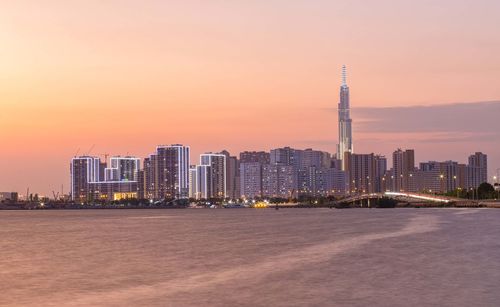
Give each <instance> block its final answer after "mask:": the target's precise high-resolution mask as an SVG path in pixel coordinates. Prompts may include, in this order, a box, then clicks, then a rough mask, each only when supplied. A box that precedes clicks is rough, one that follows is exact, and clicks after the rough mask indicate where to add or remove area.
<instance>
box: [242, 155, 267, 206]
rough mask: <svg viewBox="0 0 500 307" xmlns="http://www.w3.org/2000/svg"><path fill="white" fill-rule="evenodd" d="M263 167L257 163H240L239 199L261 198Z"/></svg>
mask: <svg viewBox="0 0 500 307" xmlns="http://www.w3.org/2000/svg"><path fill="white" fill-rule="evenodd" d="M263 165H264V164H262V163H261V162H258V161H256V162H243V163H240V185H241V188H240V190H241V197H243V198H249V199H252V198H258V197H262V167H263ZM267 165H268V164H267Z"/></svg>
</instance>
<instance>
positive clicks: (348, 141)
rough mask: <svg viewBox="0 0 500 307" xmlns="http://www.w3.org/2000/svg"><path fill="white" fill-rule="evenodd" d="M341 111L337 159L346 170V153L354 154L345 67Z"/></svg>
mask: <svg viewBox="0 0 500 307" xmlns="http://www.w3.org/2000/svg"><path fill="white" fill-rule="evenodd" d="M338 110H339V144H338V145H337V159H340V160H341V161H342V170H344V168H345V166H344V164H345V163H344V153H345V152H346V151H347V152H353V149H352V128H351V126H352V120H351V115H350V106H349V87H348V86H347V73H346V67H345V65H343V66H342V85H341V86H340V102H339V105H338Z"/></svg>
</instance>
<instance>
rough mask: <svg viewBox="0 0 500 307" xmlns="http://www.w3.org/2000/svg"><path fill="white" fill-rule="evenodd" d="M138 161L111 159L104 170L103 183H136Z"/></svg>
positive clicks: (133, 158) (121, 158)
mask: <svg viewBox="0 0 500 307" xmlns="http://www.w3.org/2000/svg"><path fill="white" fill-rule="evenodd" d="M139 168H140V159H139V158H135V157H130V156H127V157H120V156H117V157H111V158H110V159H109V167H107V168H105V173H104V174H105V177H104V181H137V175H138V174H137V172H138V171H139Z"/></svg>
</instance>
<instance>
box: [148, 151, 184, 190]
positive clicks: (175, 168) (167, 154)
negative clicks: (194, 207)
mask: <svg viewBox="0 0 500 307" xmlns="http://www.w3.org/2000/svg"><path fill="white" fill-rule="evenodd" d="M144 173H145V174H144V177H145V186H146V191H145V194H146V195H147V198H149V199H179V198H187V197H188V196H189V147H188V146H183V145H180V144H174V145H161V146H158V147H156V152H155V153H154V154H152V155H150V156H149V158H147V159H145V161H144Z"/></svg>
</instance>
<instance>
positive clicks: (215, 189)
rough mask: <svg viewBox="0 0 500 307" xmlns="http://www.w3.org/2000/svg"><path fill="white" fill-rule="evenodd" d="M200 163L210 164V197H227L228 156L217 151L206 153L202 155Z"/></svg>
mask: <svg viewBox="0 0 500 307" xmlns="http://www.w3.org/2000/svg"><path fill="white" fill-rule="evenodd" d="M200 165H205V166H210V169H208V170H209V178H208V180H207V182H208V183H209V185H210V187H209V189H208V190H209V193H208V195H209V197H208V198H225V197H227V181H226V173H227V169H226V167H227V165H226V156H225V155H224V154H217V153H204V154H201V155H200Z"/></svg>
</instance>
